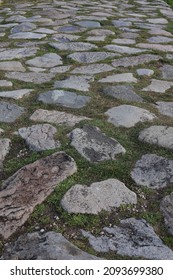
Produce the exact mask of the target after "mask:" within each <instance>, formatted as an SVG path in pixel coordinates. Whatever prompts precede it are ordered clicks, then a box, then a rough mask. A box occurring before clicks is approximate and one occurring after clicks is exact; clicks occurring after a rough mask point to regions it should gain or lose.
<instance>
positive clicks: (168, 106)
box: [156, 101, 173, 118]
mask: <svg viewBox="0 0 173 280" xmlns="http://www.w3.org/2000/svg"><path fill="white" fill-rule="evenodd" d="M156 104H157V105H156V108H157V109H158V110H159V112H160V113H161V114H162V115H165V116H168V117H171V118H173V102H161V101H160V102H156Z"/></svg>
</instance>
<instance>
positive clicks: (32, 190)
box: [0, 152, 77, 239]
mask: <svg viewBox="0 0 173 280" xmlns="http://www.w3.org/2000/svg"><path fill="white" fill-rule="evenodd" d="M76 169H77V168H76V164H75V162H74V160H73V159H72V158H71V157H69V156H68V155H67V154H65V153H64V152H58V153H54V154H52V155H50V156H48V157H45V158H42V159H40V160H37V161H35V162H34V163H31V164H28V165H26V166H24V167H22V168H21V169H19V170H18V171H17V172H16V173H15V174H14V175H12V176H11V177H9V178H8V179H7V180H5V181H4V182H3V183H2V185H1V191H0V218H1V219H0V235H2V236H3V238H4V239H7V238H8V237H10V236H11V235H12V234H13V233H14V232H15V231H16V230H17V229H18V228H19V227H21V226H22V225H23V224H24V223H25V221H26V220H27V219H28V217H29V215H30V214H31V213H32V211H33V210H34V207H35V206H36V205H37V204H40V203H42V202H43V201H44V200H45V199H46V197H47V196H48V195H50V193H51V192H52V191H53V190H54V189H55V187H56V185H57V184H58V183H60V182H62V181H63V180H64V179H66V178H67V177H68V176H70V175H72V174H73V173H74V172H76Z"/></svg>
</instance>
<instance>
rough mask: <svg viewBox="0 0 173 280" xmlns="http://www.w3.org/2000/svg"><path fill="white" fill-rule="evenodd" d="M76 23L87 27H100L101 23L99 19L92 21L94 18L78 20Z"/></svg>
mask: <svg viewBox="0 0 173 280" xmlns="http://www.w3.org/2000/svg"><path fill="white" fill-rule="evenodd" d="M75 24H77V25H79V26H81V27H86V28H96V27H100V23H99V22H97V21H92V20H82V21H77V22H75Z"/></svg>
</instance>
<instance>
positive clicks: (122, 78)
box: [99, 73, 137, 83]
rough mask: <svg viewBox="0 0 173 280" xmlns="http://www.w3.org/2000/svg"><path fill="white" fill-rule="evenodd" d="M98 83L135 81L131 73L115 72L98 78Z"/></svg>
mask: <svg viewBox="0 0 173 280" xmlns="http://www.w3.org/2000/svg"><path fill="white" fill-rule="evenodd" d="M99 82H100V83H123V82H124V83H137V79H136V78H135V77H134V76H133V74H132V73H123V74H115V75H111V76H108V77H106V78H103V79H101V80H99Z"/></svg>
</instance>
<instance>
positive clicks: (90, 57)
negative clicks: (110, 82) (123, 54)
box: [67, 52, 117, 63]
mask: <svg viewBox="0 0 173 280" xmlns="http://www.w3.org/2000/svg"><path fill="white" fill-rule="evenodd" d="M115 56H117V54H115V53H111V52H75V53H72V54H70V55H68V56H67V57H68V58H71V59H73V60H75V61H77V62H80V63H95V62H98V61H101V60H105V59H107V58H112V57H115Z"/></svg>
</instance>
